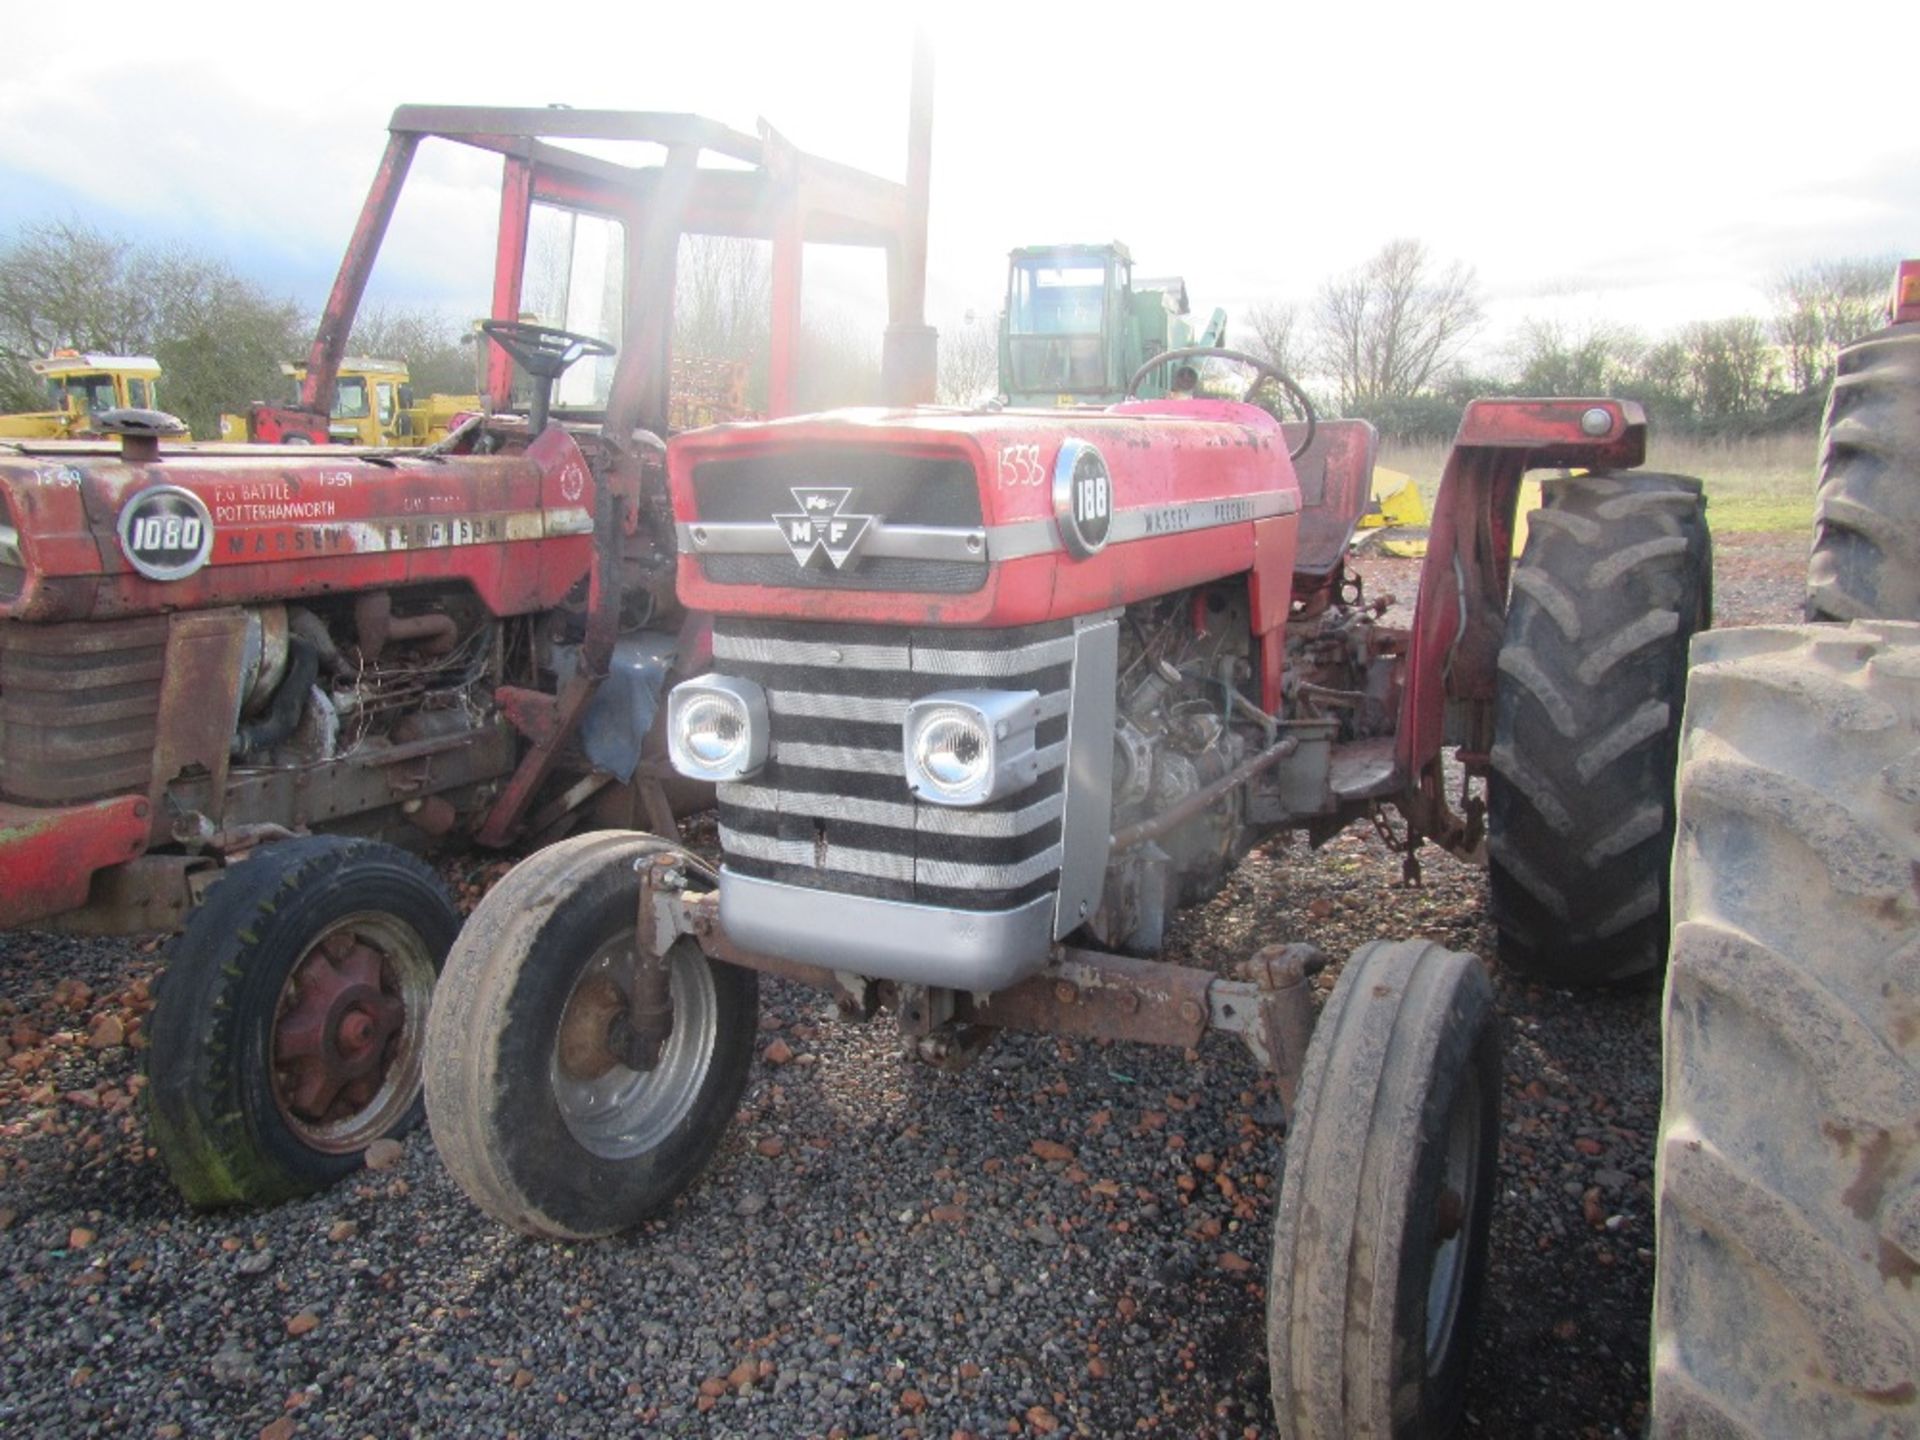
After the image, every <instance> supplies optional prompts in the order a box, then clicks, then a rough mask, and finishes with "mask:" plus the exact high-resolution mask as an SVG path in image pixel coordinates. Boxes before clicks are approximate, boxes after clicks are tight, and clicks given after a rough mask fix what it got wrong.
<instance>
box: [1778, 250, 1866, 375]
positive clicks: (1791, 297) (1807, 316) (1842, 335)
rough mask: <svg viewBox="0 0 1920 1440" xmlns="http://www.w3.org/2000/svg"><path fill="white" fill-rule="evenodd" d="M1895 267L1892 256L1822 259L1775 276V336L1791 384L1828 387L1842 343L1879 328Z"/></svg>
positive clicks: (1847, 343)
mask: <svg viewBox="0 0 1920 1440" xmlns="http://www.w3.org/2000/svg"><path fill="white" fill-rule="evenodd" d="M1893 267H1894V261H1893V258H1892V257H1891V256H1871V257H1867V258H1863V259H1853V260H1821V261H1816V262H1814V263H1813V264H1811V265H1803V266H1801V267H1799V268H1798V269H1795V270H1788V271H1786V272H1785V273H1783V274H1782V275H1780V276H1779V277H1778V278H1777V279H1776V280H1775V281H1774V282H1773V285H1772V286H1771V287H1770V288H1771V291H1772V295H1773V300H1774V305H1775V314H1774V319H1773V326H1772V329H1773V338H1774V339H1775V340H1776V341H1777V342H1778V343H1779V345H1780V350H1781V353H1782V355H1783V356H1784V358H1785V360H1786V365H1787V376H1786V378H1787V385H1788V387H1789V388H1791V389H1793V390H1796V391H1802V392H1804V391H1808V390H1818V389H1824V388H1825V387H1826V385H1827V384H1828V383H1829V382H1831V381H1832V379H1833V366H1834V356H1835V355H1836V354H1837V353H1838V352H1839V351H1840V349H1841V347H1843V346H1845V345H1849V344H1851V343H1853V342H1854V341H1855V340H1858V339H1859V338H1860V337H1861V336H1863V335H1866V334H1869V333H1871V332H1872V331H1874V330H1877V329H1879V327H1880V326H1881V324H1882V323H1884V320H1885V310H1886V303H1887V286H1888V283H1889V282H1890V280H1891V278H1892V276H1893Z"/></svg>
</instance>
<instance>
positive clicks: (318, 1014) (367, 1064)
mask: <svg viewBox="0 0 1920 1440" xmlns="http://www.w3.org/2000/svg"><path fill="white" fill-rule="evenodd" d="M386 968H387V967H386V962H385V957H384V956H383V955H382V953H381V952H380V951H379V950H378V949H376V948H375V947H373V946H372V945H370V944H368V943H366V942H365V941H363V940H362V939H361V938H360V936H358V935H357V934H355V933H354V932H352V931H350V930H339V931H335V932H334V933H333V934H331V935H329V936H327V937H326V938H325V939H324V940H322V941H321V942H320V943H319V944H318V945H316V946H314V948H313V949H312V950H310V951H309V952H308V953H307V955H306V956H305V958H303V959H302V960H301V961H300V963H299V964H298V965H296V966H295V967H294V970H293V974H292V975H291V976H290V977H289V980H288V990H289V992H290V993H291V996H292V1003H291V1004H290V1005H289V1006H288V1007H287V1008H286V1009H285V1010H284V1012H283V1013H282V1015H281V1016H280V1019H279V1020H278V1022H277V1023H276V1025H275V1027H274V1034H273V1039H274V1085H275V1088H276V1090H277V1091H278V1092H279V1097H280V1100H281V1103H282V1104H284V1105H285V1106H286V1107H287V1108H288V1109H289V1110H291V1111H292V1112H293V1113H294V1114H295V1115H297V1116H299V1117H300V1118H301V1119H303V1120H307V1121H311V1122H315V1123H327V1122H331V1121H334V1120H338V1119H341V1118H343V1117H345V1116H348V1115H351V1114H353V1113H354V1112H355V1111H357V1110H359V1109H360V1108H361V1107H363V1106H365V1105H366V1104H367V1103H368V1102H370V1101H371V1100H372V1099H373V1097H374V1096H375V1094H377V1093H378V1091H379V1089H380V1084H381V1081H382V1079H383V1078H384V1077H385V1073H386V1068H387V1062H388V1059H389V1051H390V1049H391V1047H392V1042H393V1040H394V1038H395V1037H396V1036H397V1035H398V1034H399V1033H400V1031H401V1029H402V1028H403V1027H404V1026H405V1024H406V1019H407V1011H406V1005H405V1003H404V1002H403V1001H402V1000H401V998H400V997H399V996H398V995H395V994H393V993H391V991H390V990H389V989H388V988H387V977H386V974H385V971H386Z"/></svg>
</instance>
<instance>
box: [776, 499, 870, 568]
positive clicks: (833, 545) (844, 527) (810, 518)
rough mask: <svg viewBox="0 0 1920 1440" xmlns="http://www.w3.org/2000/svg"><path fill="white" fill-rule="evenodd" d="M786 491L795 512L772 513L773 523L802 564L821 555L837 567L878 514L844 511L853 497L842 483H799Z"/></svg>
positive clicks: (795, 557) (856, 545) (849, 553)
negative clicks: (796, 511)
mask: <svg viewBox="0 0 1920 1440" xmlns="http://www.w3.org/2000/svg"><path fill="white" fill-rule="evenodd" d="M789 493H790V494H792V496H793V503H794V504H796V505H798V506H799V507H800V510H799V513H798V514H794V515H775V516H774V517H773V523H774V524H776V525H778V526H779V527H780V538H781V539H783V540H785V541H786V542H787V548H788V549H789V550H791V551H792V552H793V558H794V559H795V560H797V561H799V562H800V563H801V564H802V565H811V564H813V563H814V561H815V560H816V559H817V558H818V557H819V556H821V555H825V556H826V557H827V559H829V560H831V561H832V562H833V568H834V569H836V570H838V569H840V568H841V567H843V566H844V565H845V564H846V563H847V561H848V560H850V559H852V558H853V552H854V550H855V548H856V547H858V545H859V544H860V542H861V540H863V539H865V538H866V534H867V531H868V530H870V529H872V528H873V522H874V520H875V519H877V518H878V517H877V516H873V515H850V514H848V513H847V510H846V504H847V501H849V500H851V499H852V498H853V491H852V490H851V489H849V488H847V487H846V486H840V487H837V488H836V487H832V486H824V485H823V486H808V485H802V486H796V487H795V488H794V489H793V490H792V491H790V492H789Z"/></svg>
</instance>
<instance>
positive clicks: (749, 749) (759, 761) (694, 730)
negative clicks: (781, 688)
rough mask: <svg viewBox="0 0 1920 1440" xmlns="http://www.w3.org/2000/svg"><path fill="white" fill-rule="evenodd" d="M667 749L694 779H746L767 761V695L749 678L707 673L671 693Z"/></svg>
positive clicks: (688, 681) (681, 769) (675, 763)
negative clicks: (742, 678) (743, 678)
mask: <svg viewBox="0 0 1920 1440" xmlns="http://www.w3.org/2000/svg"><path fill="white" fill-rule="evenodd" d="M667 755H668V757H669V758H670V759H671V760H672V761H673V768H674V769H676V770H678V771H679V772H680V773H681V774H682V775H685V776H687V777H688V778H689V779H692V780H744V779H746V778H747V777H748V776H750V775H753V774H756V773H757V772H758V771H759V769H760V767H761V766H762V765H764V764H766V763H767V696H766V692H765V691H763V690H762V689H761V688H760V687H759V686H758V685H756V684H754V683H753V682H752V681H751V680H736V679H734V678H733V677H732V676H730V675H703V676H701V677H700V678H699V679H698V680H687V681H683V682H682V683H681V684H678V685H676V686H674V687H673V692H672V693H671V694H670V695H668V697H667Z"/></svg>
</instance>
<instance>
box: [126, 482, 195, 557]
mask: <svg viewBox="0 0 1920 1440" xmlns="http://www.w3.org/2000/svg"><path fill="white" fill-rule="evenodd" d="M119 531H120V550H121V553H122V554H124V555H125V556H126V557H127V562H128V563H129V564H130V565H132V566H133V568H134V569H135V570H137V571H139V572H140V573H141V574H142V575H144V576H146V577H147V579H149V580H184V579H186V578H187V576H189V575H191V574H193V572H194V571H196V570H198V569H199V568H200V567H201V566H202V565H204V564H206V563H207V557H208V556H209V555H211V554H212V553H213V517H212V516H210V515H208V514H207V507H206V505H205V504H203V503H202V502H201V499H200V497H199V496H198V495H196V494H194V493H193V492H192V491H191V490H182V489H181V488H180V487H179V486H178V485H153V486H149V487H148V488H147V489H145V490H142V491H141V492H140V493H139V494H137V495H135V496H134V497H133V498H132V499H131V500H129V501H127V503H126V504H125V505H122V506H121V507H120V524H119Z"/></svg>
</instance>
